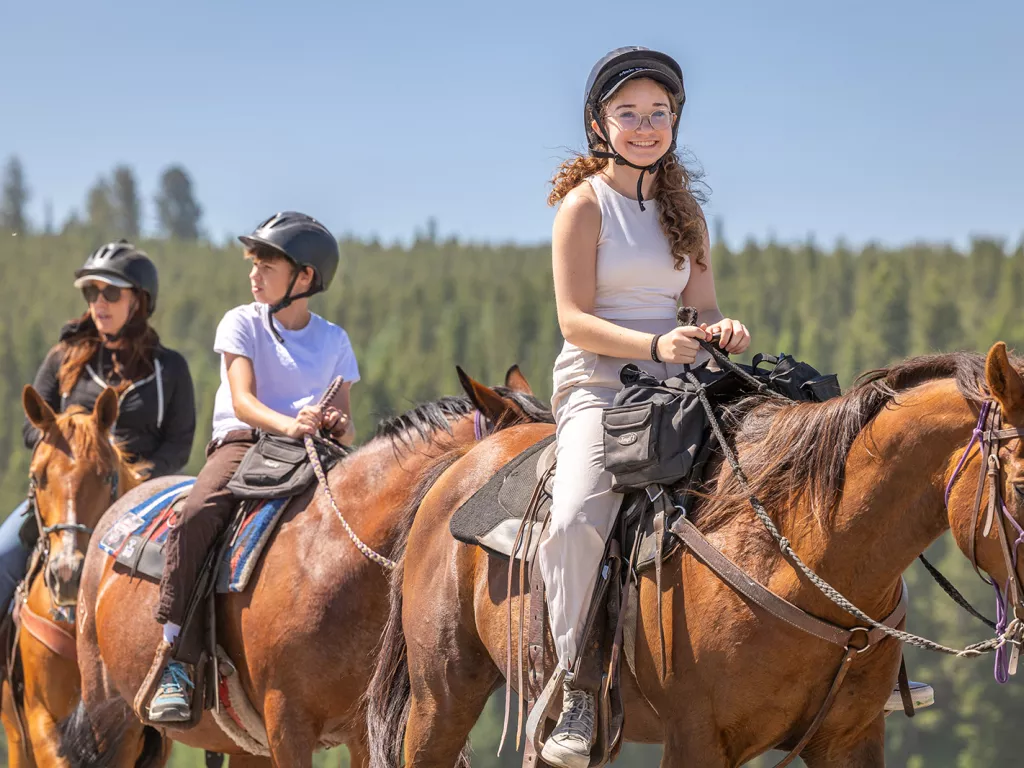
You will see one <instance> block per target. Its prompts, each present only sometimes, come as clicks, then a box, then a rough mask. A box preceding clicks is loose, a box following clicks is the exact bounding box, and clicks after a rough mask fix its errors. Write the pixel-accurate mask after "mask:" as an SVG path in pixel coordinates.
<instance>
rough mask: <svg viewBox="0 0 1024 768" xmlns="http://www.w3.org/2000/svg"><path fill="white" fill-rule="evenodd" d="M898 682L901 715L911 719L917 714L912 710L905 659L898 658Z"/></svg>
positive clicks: (911, 697)
mask: <svg viewBox="0 0 1024 768" xmlns="http://www.w3.org/2000/svg"><path fill="white" fill-rule="evenodd" d="M896 679H897V681H898V682H899V689H900V698H901V699H902V700H903V714H905V715H906V716H907V717H913V716H914V715H915V714H917V712H916V710H915V709H914V697H913V696H911V694H910V677H909V676H908V675H907V658H906V657H905V656H901V657H900V673H899V676H898V677H897V678H896Z"/></svg>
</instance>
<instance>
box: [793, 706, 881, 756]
mask: <svg viewBox="0 0 1024 768" xmlns="http://www.w3.org/2000/svg"><path fill="white" fill-rule="evenodd" d="M800 757H802V758H803V761H804V762H805V763H806V764H807V768H823V767H824V766H828V768H882V766H884V765H885V718H884V717H883V716H881V715H879V716H878V717H877V718H875V720H873V721H872V722H871V724H870V725H869V726H868V727H867V728H865V729H864V730H863V731H861V732H860V733H859V734H857V738H856V739H855V740H852V741H851V740H848V739H843V738H837V737H836V736H834V735H833V736H832V737H831V738H829V737H828V736H827V735H822V736H820V737H817V738H815V739H813V740H812V741H811V743H810V744H808V745H807V749H805V750H804V753H803V754H802V755H800Z"/></svg>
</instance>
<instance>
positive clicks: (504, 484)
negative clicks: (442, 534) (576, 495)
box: [449, 435, 680, 572]
mask: <svg viewBox="0 0 1024 768" xmlns="http://www.w3.org/2000/svg"><path fill="white" fill-rule="evenodd" d="M554 439H555V438H554V435H552V436H550V437H546V438H544V439H543V440H541V441H540V442H538V443H535V444H534V445H531V446H530V447H529V448H527V449H526V450H525V451H523V452H522V453H521V454H519V455H518V456H516V457H515V458H514V459H512V461H510V462H509V463H508V464H506V465H505V466H504V467H502V468H501V469H500V470H498V472H497V473H496V474H495V475H494V477H492V478H491V479H490V480H488V481H487V483H486V484H485V485H484V486H483V487H482V488H480V490H478V491H477V492H476V493H474V494H473V495H472V496H470V497H469V498H468V499H467V500H466V501H465V503H463V505H462V506H461V507H459V508H458V509H457V510H455V514H454V515H453V516H452V519H451V523H449V529H450V530H451V533H452V536H454V537H455V538H456V539H457V540H459V541H461V542H463V543H466V544H474V545H476V546H479V547H482V548H483V549H485V550H486V551H487V552H489V553H491V554H492V555H497V556H499V557H504V558H508V557H510V556H511V554H512V546H513V544H514V543H515V538H516V533H517V532H518V531H519V527H520V525H521V524H522V520H523V515H524V514H525V513H526V507H527V506H528V505H529V503H530V499H531V498H532V497H533V492H534V490H535V489H536V487H537V483H538V482H539V478H540V475H541V474H543V470H544V467H542V466H540V464H541V462H542V461H544V460H546V459H547V458H548V451H547V450H546V449H547V448H548V447H549V446H550V445H551V444H552V443H553V442H554ZM549 490H550V489H545V493H544V495H543V497H542V501H541V508H540V515H539V517H538V520H539V521H540V522H538V523H536V524H535V526H534V531H533V538H532V539H531V541H530V551H529V552H527V553H526V554H527V559H528V560H532V559H533V556H534V555H535V554H536V550H537V546H538V545H539V544H540V539H541V533H542V531H541V527H542V525H543V520H544V519H545V517H546V516H547V512H548V509H549V508H550V507H551V496H550V493H549V492H548V491H549ZM637 494H640V495H645V492H644V491H638V492H636V493H635V494H630V495H628V496H626V498H625V500H624V501H625V504H624V508H625V509H628V510H630V511H631V512H632V514H631V515H630V519H629V520H627V521H626V531H625V537H624V538H625V541H624V542H623V551H624V552H626V553H629V552H630V551H631V549H632V546H633V540H634V538H635V537H636V535H637V532H638V528H639V523H640V514H639V511H640V510H639V507H638V506H637V505H636V504H635V503H634V502H637V501H640V498H639V496H638V495H637ZM644 518H645V519H644V527H643V530H642V531H639V533H640V536H641V541H640V550H639V552H638V553H637V562H636V569H637V571H638V572H639V571H645V570H647V569H648V568H652V567H654V561H655V555H656V552H657V538H656V536H655V532H654V517H653V515H651V514H648V515H645V516H644ZM669 522H670V521H666V530H667V526H668V523H669ZM679 546H680V544H679V541H678V540H677V539H676V538H675V537H674V536H668V535H665V536H664V537H663V542H662V558H663V559H664V558H667V557H669V556H670V555H671V554H672V553H673V552H675V551H676V550H677V549H678V548H679ZM522 555H523V553H522V551H521V549H520V550H517V552H516V559H517V560H519V559H522Z"/></svg>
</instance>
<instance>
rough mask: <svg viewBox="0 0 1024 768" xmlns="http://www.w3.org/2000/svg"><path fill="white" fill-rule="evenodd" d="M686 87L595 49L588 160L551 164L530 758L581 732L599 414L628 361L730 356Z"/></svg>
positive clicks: (599, 514) (583, 735)
mask: <svg viewBox="0 0 1024 768" xmlns="http://www.w3.org/2000/svg"><path fill="white" fill-rule="evenodd" d="M685 99H686V96H685V92H684V90H683V75H682V71H681V69H680V67H679V65H678V64H677V63H676V62H675V60H673V59H672V58H671V57H670V56H667V55H665V54H663V53H659V52H657V51H652V50H649V49H646V48H640V47H630V48H619V49H617V50H615V51H612V52H611V53H609V54H608V55H606V56H605V57H603V58H602V59H601V60H600V61H599V62H598V63H597V65H596V66H595V67H594V68H593V70H592V71H591V74H590V79H589V81H588V83H587V91H586V100H585V104H584V127H585V129H586V133H587V143H588V146H589V149H590V156H589V157H578V158H575V159H573V160H570V161H568V162H566V163H565V164H563V165H562V167H561V168H560V169H559V171H558V173H557V174H556V176H555V178H554V180H553V182H552V183H553V185H554V190H553V191H552V193H551V196H550V198H549V202H550V203H552V204H555V203H558V202H561V206H560V207H559V209H558V213H557V215H556V216H555V224H554V232H553V236H552V261H553V269H554V282H555V302H556V306H557V309H558V322H559V325H560V327H561V330H562V334H563V336H564V337H565V345H564V346H563V348H562V352H561V354H560V355H559V356H558V359H557V360H556V361H555V370H554V395H553V397H552V408H553V410H554V413H555V419H556V422H557V424H558V427H557V434H558V446H557V468H556V472H555V478H554V487H553V494H552V495H553V500H552V505H551V524H550V526H549V528H548V530H547V533H546V536H545V539H544V541H543V542H542V544H541V547H540V568H541V570H542V572H543V575H544V582H545V585H546V588H547V604H548V611H549V614H550V618H551V631H552V634H553V635H554V638H555V647H556V650H557V654H558V662H559V666H560V667H561V668H562V669H564V670H566V671H567V672H569V674H567V676H566V684H565V690H564V699H563V702H564V703H563V710H562V715H561V718H560V719H559V721H558V725H557V726H556V728H555V730H554V731H553V733H552V735H551V737H550V738H549V739H548V741H547V743H546V744H545V746H544V751H543V752H542V754H541V756H542V757H543V759H544V760H545V761H546V762H547V763H549V764H550V765H554V766H561V767H562V768H584V766H586V765H587V764H588V763H589V760H590V750H591V748H592V745H593V739H594V698H593V695H592V694H591V692H589V691H584V690H579V689H577V688H576V687H575V686H574V684H573V680H572V674H571V673H572V672H573V671H574V664H575V663H576V661H577V658H576V656H577V650H578V643H579V641H580V637H579V635H578V633H579V632H580V631H581V630H582V627H583V624H584V621H585V619H586V611H587V609H588V607H589V605H590V598H591V594H592V592H593V588H594V582H595V580H596V577H597V571H598V568H599V566H600V563H601V558H602V556H603V553H604V546H605V540H606V539H607V537H608V535H609V534H610V533H611V530H612V526H613V524H614V522H615V518H616V517H617V514H618V510H619V503H620V501H621V498H622V497H621V495H620V494H617V493H613V492H612V479H611V475H610V474H609V473H608V472H607V471H605V468H604V447H603V430H602V425H601V416H602V412H603V410H604V409H605V408H606V407H608V406H609V405H611V404H612V400H613V398H614V397H615V394H616V393H617V392H618V391H619V390H620V389H621V388H622V384H621V382H620V380H619V375H618V373H619V369H620V368H621V367H622V366H623V365H624V364H625V363H627V362H633V363H636V364H637V365H638V366H639V367H640V368H642V369H643V370H645V371H647V372H649V373H651V374H652V375H654V376H655V377H656V378H658V379H659V380H661V379H666V378H668V377H670V376H674V375H678V374H679V373H681V372H682V369H683V365H684V364H687V363H693V362H694V361H695V360H696V359H697V356H698V350H699V349H700V347H699V344H698V339H705V340H710V339H711V335H712V334H713V333H720V334H721V342H720V345H721V347H722V348H723V349H725V350H726V351H728V352H730V353H738V352H742V351H744V350H745V349H746V348H747V346H748V345H749V344H750V334H749V333H748V332H747V329H746V328H745V327H744V326H743V324H742V323H739V322H737V321H736V320H731V319H728V318H726V317H724V316H723V314H722V312H721V311H720V310H719V308H718V300H717V298H716V296H715V282H714V277H713V271H712V268H711V253H710V247H709V241H708V233H707V226H706V224H705V221H704V215H703V213H702V211H701V208H700V205H699V203H698V201H697V199H696V198H695V197H694V194H693V192H692V191H691V187H690V178H689V175H688V174H687V172H686V169H685V168H684V167H683V165H682V163H681V162H680V161H679V160H678V158H677V157H676V154H675V146H676V135H677V132H678V128H679V113H680V110H681V109H682V106H683V102H684V101H685ZM680 303H682V304H683V305H687V306H692V307H696V308H697V310H698V311H699V314H700V319H701V320H702V321H703V322H702V323H701V325H700V326H682V327H677V326H676V322H675V317H676V309H677V307H678V306H679V305H680Z"/></svg>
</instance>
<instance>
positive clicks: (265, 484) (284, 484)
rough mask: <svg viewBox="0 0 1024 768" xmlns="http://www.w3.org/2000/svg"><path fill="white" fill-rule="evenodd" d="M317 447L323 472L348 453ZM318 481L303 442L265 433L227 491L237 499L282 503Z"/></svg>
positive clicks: (321, 442)
mask: <svg viewBox="0 0 1024 768" xmlns="http://www.w3.org/2000/svg"><path fill="white" fill-rule="evenodd" d="M315 443H316V448H317V455H318V456H319V457H320V463H321V464H322V465H323V468H324V472H327V470H329V469H330V468H331V467H332V466H334V464H335V463H337V461H338V460H339V459H340V458H341V457H342V456H343V455H344V453H345V449H344V448H342V447H341V446H336V445H334V444H332V443H328V442H327V441H325V440H316V441H315ZM315 480H316V475H315V474H314V472H313V465H312V464H311V463H310V461H309V457H308V456H307V455H306V446H305V445H304V444H303V442H302V440H298V439H296V438H293V437H285V436H284V435H275V434H271V433H269V432H263V433H261V434H260V437H259V439H258V440H257V441H256V443H255V444H254V445H253V446H252V448H250V449H249V450H248V451H247V452H246V454H245V456H244V457H243V458H242V462H241V464H239V465H238V469H237V470H235V474H234V475H233V476H232V478H231V480H230V481H229V482H228V486H227V487H228V490H229V491H231V493H232V494H234V496H235V498H238V499H281V498H285V497H290V496H296V495H298V494H300V493H302V492H303V491H304V490H306V489H307V488H308V487H309V486H310V485H312V483H313V482H314V481H315Z"/></svg>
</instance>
